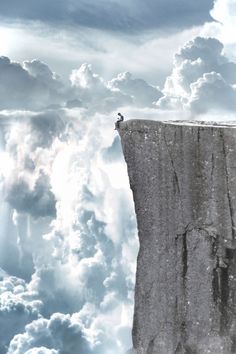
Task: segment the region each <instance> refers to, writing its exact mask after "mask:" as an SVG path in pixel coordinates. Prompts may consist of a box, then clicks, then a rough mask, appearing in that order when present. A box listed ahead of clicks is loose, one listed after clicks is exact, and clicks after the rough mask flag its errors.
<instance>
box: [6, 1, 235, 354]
mask: <svg viewBox="0 0 236 354" xmlns="http://www.w3.org/2000/svg"><path fill="white" fill-rule="evenodd" d="M0 17H1V21H0V55H1V57H0V217H1V223H0V328H1V331H0V354H62V353H63V354H125V353H126V351H127V350H128V349H130V348H131V347H132V340H131V328H132V318H133V302H134V284H135V270H136V258H137V254H138V246H139V245H138V232H137V226H136V218H135V214H134V205H133V199H132V193H131V191H130V188H129V180H128V176H127V170H126V165H125V162H124V159H123V155H122V149H121V144H120V140H119V136H118V134H117V132H116V131H114V122H115V120H116V116H117V113H118V112H122V113H123V114H124V116H125V119H128V118H138V119H155V120H158V119H159V120H163V119H164V120H168V119H191V120H193V119H195V120H202V119H204V120H232V119H234V116H235V111H236V38H235V35H234V33H235V23H236V21H235V17H236V1H235V0H216V1H215V2H214V1H213V0H199V1H198V2H197V3H196V2H195V1H189V0H179V1H171V0H155V1H154V0H146V1H145V2H143V1H141V0H126V1H125V0H119V1H118V0H106V1H105V0H97V1H96V2H94V1H91V0H87V1H86V2H85V1H82V0H77V1H75V0H68V1H62V0H57V1H55V0H51V1H46V0H42V1H35V0H22V1H21V2H19V1H17V0H9V1H7V2H3V1H2V2H1V3H0Z"/></svg>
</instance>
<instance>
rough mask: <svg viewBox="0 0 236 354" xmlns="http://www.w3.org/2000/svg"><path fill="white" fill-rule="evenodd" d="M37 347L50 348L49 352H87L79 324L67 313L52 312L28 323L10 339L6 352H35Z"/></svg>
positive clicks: (66, 353) (8, 353)
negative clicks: (22, 330)
mask: <svg viewBox="0 0 236 354" xmlns="http://www.w3.org/2000/svg"><path fill="white" fill-rule="evenodd" d="M37 347H44V348H48V349H51V351H49V353H50V352H51V353H57V352H63V353H65V354H71V353H75V352H80V351H81V352H84V353H85V352H86V353H88V351H87V350H86V347H85V345H84V343H83V338H82V336H81V327H80V324H79V323H77V322H73V321H72V320H71V317H70V316H69V315H64V314H59V313H56V314H53V315H52V317H51V318H50V319H49V320H47V319H43V318H42V319H38V320H36V321H33V322H32V323H30V324H28V325H27V326H26V328H25V333H23V334H18V335H16V336H15V337H14V338H13V339H12V341H11V343H10V346H9V349H8V352H7V354H16V353H17V354H25V353H26V352H27V351H28V350H29V351H30V350H31V352H32V353H35V352H36V349H37ZM85 350H86V351H85ZM43 353H45V351H44V352H43ZM46 353H47V352H46Z"/></svg>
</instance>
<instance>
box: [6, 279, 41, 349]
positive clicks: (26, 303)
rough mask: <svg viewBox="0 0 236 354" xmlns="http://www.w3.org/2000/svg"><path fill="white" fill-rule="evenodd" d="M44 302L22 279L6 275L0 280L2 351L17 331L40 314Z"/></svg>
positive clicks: (21, 329)
mask: <svg viewBox="0 0 236 354" xmlns="http://www.w3.org/2000/svg"><path fill="white" fill-rule="evenodd" d="M41 306H42V303H41V302H40V301H38V300H35V299H34V298H33V296H32V294H30V293H29V292H28V289H27V285H26V283H25V282H24V280H22V279H18V278H16V277H8V276H6V275H5V276H4V279H3V280H1V281H0V327H1V332H0V352H1V353H5V350H6V348H7V346H8V344H9V342H10V340H11V339H12V337H13V336H14V335H15V334H16V333H20V332H22V331H23V330H24V327H25V325H26V324H27V323H29V322H31V321H32V320H34V319H37V318H38V317H39V316H40V315H39V314H40V308H41Z"/></svg>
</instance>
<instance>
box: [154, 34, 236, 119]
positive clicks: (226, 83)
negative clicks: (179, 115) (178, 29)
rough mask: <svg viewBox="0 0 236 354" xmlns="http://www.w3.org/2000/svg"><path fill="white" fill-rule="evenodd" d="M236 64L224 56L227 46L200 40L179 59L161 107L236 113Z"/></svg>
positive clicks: (167, 81) (176, 56) (175, 62)
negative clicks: (224, 49)
mask: <svg viewBox="0 0 236 354" xmlns="http://www.w3.org/2000/svg"><path fill="white" fill-rule="evenodd" d="M235 84H236V63H234V62H231V61H229V60H228V59H227V57H226V56H225V55H224V54H223V44H222V43H221V42H220V41H218V40H217V39H214V38H202V37H197V38H195V39H194V40H192V41H190V42H188V43H187V44H186V45H185V46H184V47H183V48H182V49H180V51H179V52H178V53H177V54H176V55H175V61H174V68H173V71H172V74H171V75H170V76H169V77H168V78H167V80H166V83H165V88H164V93H165V95H164V97H162V98H160V100H159V101H158V102H157V106H158V107H160V108H165V109H179V110H181V109H190V111H191V112H192V113H203V112H207V111H209V110H214V109H221V110H229V111H230V110H235V104H234V100H235V88H234V85H235Z"/></svg>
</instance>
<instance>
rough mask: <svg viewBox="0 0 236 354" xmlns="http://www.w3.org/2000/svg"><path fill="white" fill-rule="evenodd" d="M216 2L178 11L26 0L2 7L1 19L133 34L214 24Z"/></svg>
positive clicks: (136, 4) (157, 4)
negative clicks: (212, 22) (212, 21)
mask: <svg viewBox="0 0 236 354" xmlns="http://www.w3.org/2000/svg"><path fill="white" fill-rule="evenodd" d="M212 6H213V0H199V1H198V4H195V3H191V2H189V1H187V0H185V1H182V2H180V3H179V4H178V7H177V8H176V7H174V6H173V3H172V2H171V1H170V0H168V1H166V0H158V1H153V0H148V1H146V2H145V3H143V2H142V1H141V0H137V1H134V0H130V1H124V0H122V1H117V0H113V1H104V0H99V1H97V2H96V3H94V2H93V1H91V0H89V1H87V2H85V1H84V0H80V1H79V2H78V1H77V2H75V1H73V0H70V1H68V2H66V3H65V2H64V1H62V0H60V1H55V0H54V1H50V3H48V2H47V1H46V0H42V1H41V2H40V3H38V4H32V2H31V1H30V0H24V2H23V3H21V6H19V4H18V2H17V1H16V0H10V1H8V3H1V4H0V12H1V15H2V16H4V17H6V18H9V19H14V20H17V19H24V20H26V19H28V20H34V21H38V20H39V21H42V22H46V23H50V24H53V25H55V24H61V25H64V26H65V25H72V26H84V27H89V28H97V29H102V30H108V31H120V32H132V31H137V30H149V29H153V28H158V29H166V30H169V29H173V28H174V29H175V28H178V29H180V28H186V27H192V26H193V25H198V24H203V23H204V22H205V21H210V20H211V17H210V15H209V11H210V9H211V8H212Z"/></svg>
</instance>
